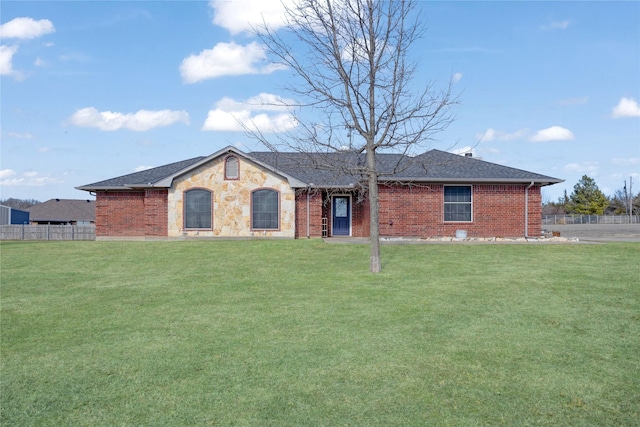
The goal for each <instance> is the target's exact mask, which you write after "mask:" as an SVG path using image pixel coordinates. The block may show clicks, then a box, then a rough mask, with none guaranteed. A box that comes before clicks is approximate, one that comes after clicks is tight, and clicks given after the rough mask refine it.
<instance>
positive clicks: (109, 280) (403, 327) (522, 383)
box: [0, 240, 640, 426]
mask: <svg viewBox="0 0 640 427" xmlns="http://www.w3.org/2000/svg"><path fill="white" fill-rule="evenodd" d="M0 250H1V256H2V258H1V262H2V264H1V280H2V281H1V292H2V293H1V298H2V299H1V303H2V312H1V332H2V335H1V345H2V348H1V355H2V359H1V364H2V365H1V366H2V371H1V381H2V383H1V390H0V391H1V397H0V399H1V400H0V404H1V411H2V412H1V415H0V424H2V425H6V426H20V425H51V426H75V425H82V426H98V425H109V426H111V425H122V426H124V425H130V426H142V425H149V426H162V425H166V426H182V425H235V426H245V425H246V426H285V425H290V426H301V425H313V426H318V425H326V426H334V425H345V426H359V425H367V426H375V425H379V426H391V425H393V426H410V425H414V426H423V425H445V426H447V425H448V426H465V425H469V426H477V425H505V426H515V425H549V426H557V425H572V426H577V425H594V426H595V425H597V426H601V425H609V426H623V425H624V426H626V425H640V244H634V243H629V244H599V245H587V244H567V245H550V244H523V245H499V244H486V245H471V244H469V245H466V244H460V245H458V244H453V245H383V247H382V262H383V272H382V273H381V274H378V275H375V274H371V273H369V272H368V266H369V260H368V246H365V245H330V244H325V243H323V242H321V241H319V240H311V241H308V240H297V241H273V240H269V241H206V242H191V241H189V242H57V243H56V242H42V243H36V242H3V243H2V245H1V247H0Z"/></svg>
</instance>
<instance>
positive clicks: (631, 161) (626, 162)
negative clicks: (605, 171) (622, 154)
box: [611, 157, 640, 166]
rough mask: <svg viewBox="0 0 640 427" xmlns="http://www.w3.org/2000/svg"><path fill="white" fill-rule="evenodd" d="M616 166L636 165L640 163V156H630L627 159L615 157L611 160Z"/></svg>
mask: <svg viewBox="0 0 640 427" xmlns="http://www.w3.org/2000/svg"><path fill="white" fill-rule="evenodd" d="M611 163H613V164H614V165H616V166H635V165H640V157H629V158H627V159H621V158H615V159H612V160H611Z"/></svg>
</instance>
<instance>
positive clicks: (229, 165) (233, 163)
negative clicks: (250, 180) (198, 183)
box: [224, 156, 240, 179]
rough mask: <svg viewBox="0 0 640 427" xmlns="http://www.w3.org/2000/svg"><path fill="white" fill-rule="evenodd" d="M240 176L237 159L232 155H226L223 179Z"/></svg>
mask: <svg viewBox="0 0 640 427" xmlns="http://www.w3.org/2000/svg"><path fill="white" fill-rule="evenodd" d="M239 176H240V165H239V163H238V159H237V158H236V157H233V156H229V157H227V159H226V160H225V161H224V177H225V179H238V177H239Z"/></svg>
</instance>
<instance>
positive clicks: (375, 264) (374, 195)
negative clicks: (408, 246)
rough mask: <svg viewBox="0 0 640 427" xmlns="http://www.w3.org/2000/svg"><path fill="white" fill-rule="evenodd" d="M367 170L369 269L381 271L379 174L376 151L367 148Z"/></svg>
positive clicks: (376, 271)
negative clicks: (377, 171)
mask: <svg viewBox="0 0 640 427" xmlns="http://www.w3.org/2000/svg"><path fill="white" fill-rule="evenodd" d="M367 170H368V173H369V242H370V245H371V251H370V259H369V271H371V272H372V273H380V271H382V267H381V265H380V221H379V220H378V211H379V206H378V174H377V173H376V170H377V169H376V153H375V151H374V150H367Z"/></svg>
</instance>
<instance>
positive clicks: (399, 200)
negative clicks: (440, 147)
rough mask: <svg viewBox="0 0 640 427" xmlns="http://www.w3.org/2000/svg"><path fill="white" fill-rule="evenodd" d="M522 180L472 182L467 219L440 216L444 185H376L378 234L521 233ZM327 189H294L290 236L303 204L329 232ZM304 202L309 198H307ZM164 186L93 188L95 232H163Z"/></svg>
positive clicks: (363, 228) (536, 203)
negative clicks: (514, 181)
mask: <svg viewBox="0 0 640 427" xmlns="http://www.w3.org/2000/svg"><path fill="white" fill-rule="evenodd" d="M526 187H527V185H526V184H480V185H473V187H472V188H473V190H472V200H473V202H472V208H473V211H472V212H473V213H472V221H471V222H445V221H444V185H442V184H431V185H414V186H408V185H381V186H380V188H379V197H380V235H381V236H389V237H403V236H404V237H437V236H455V234H456V231H457V230H466V231H467V236H468V237H520V236H524V234H525V223H524V221H525V189H526ZM528 194H529V210H528V212H529V215H528V219H529V224H528V234H529V235H530V236H539V235H540V234H541V232H542V196H541V191H540V186H538V185H536V186H533V187H531V188H530V189H529V192H528ZM326 200H328V195H327V193H326V192H313V193H312V194H311V195H310V197H309V200H308V202H307V193H306V192H305V191H301V192H298V193H297V194H296V202H295V209H296V214H295V218H296V220H295V228H296V230H295V237H296V238H302V237H306V236H307V206H308V207H309V218H310V224H309V231H310V236H311V237H321V236H322V218H323V217H324V218H327V219H328V228H329V230H328V231H329V235H331V204H330V203H324V202H323V201H326ZM307 203H308V204H307ZM168 210H169V206H168V192H167V190H165V189H149V190H146V191H114V192H110V191H109V192H107V191H98V192H97V193H96V236H97V237H146V236H158V237H160V236H167V235H168V233H167V227H168ZM351 235H352V236H354V237H367V236H369V203H368V201H367V200H364V201H360V202H358V201H357V197H356V196H354V197H353V198H352V218H351Z"/></svg>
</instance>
